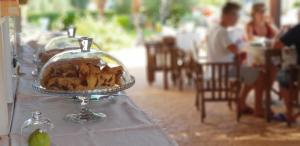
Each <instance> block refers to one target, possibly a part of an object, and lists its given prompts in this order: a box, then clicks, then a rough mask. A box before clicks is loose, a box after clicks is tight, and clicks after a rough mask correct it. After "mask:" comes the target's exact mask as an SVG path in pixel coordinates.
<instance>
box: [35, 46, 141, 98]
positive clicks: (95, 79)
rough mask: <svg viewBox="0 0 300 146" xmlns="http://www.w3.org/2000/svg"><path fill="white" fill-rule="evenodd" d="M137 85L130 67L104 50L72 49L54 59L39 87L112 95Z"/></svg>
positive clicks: (54, 91) (50, 90) (42, 74)
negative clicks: (85, 50)
mask: <svg viewBox="0 0 300 146" xmlns="http://www.w3.org/2000/svg"><path fill="white" fill-rule="evenodd" d="M134 82H135V79H134V77H133V76H131V75H130V74H129V72H128V70H127V69H126V67H125V66H124V65H123V64H122V63H121V62H120V61H119V60H117V59H116V58H114V57H113V56H111V55H109V54H107V53H105V52H103V51H91V52H89V51H88V52H82V51H81V50H70V51H65V52H62V53H59V54H57V55H55V56H54V57H52V58H51V59H50V60H49V61H48V62H47V63H46V64H45V65H44V66H43V68H42V69H41V72H40V75H39V77H38V80H37V81H36V87H37V88H39V90H40V91H42V92H44V93H48V94H49V93H50V94H67V95H72V96H78V95H82V96H84V95H96V94H110V93H116V92H118V91H122V90H125V89H127V88H130V87H131V86H132V85H133V84H134Z"/></svg>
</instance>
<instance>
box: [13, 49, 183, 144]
mask: <svg viewBox="0 0 300 146" xmlns="http://www.w3.org/2000/svg"><path fill="white" fill-rule="evenodd" d="M30 54H31V53H29V52H28V51H27V52H26V51H25V52H24V59H25V60H24V61H23V63H22V67H23V68H22V71H23V72H25V73H26V74H27V75H28V76H25V77H23V78H21V79H20V81H19V87H18V92H17V101H16V107H15V114H14V117H13V124H12V131H11V134H10V135H11V141H12V146H19V141H20V130H21V125H22V123H23V122H24V121H25V120H26V119H28V118H29V117H30V116H31V112H32V111H36V110H38V111H41V112H42V113H43V115H44V116H46V117H48V118H49V119H51V121H52V122H53V124H54V126H55V128H54V130H53V131H51V133H50V134H51V136H52V140H53V143H54V145H55V146H174V145H177V144H176V143H175V142H174V141H172V140H170V139H169V138H168V137H167V135H166V134H165V133H164V132H163V131H162V130H161V129H160V128H159V127H158V126H157V125H156V124H155V123H154V122H153V121H152V120H151V119H150V118H149V117H148V116H147V115H146V114H145V113H144V112H143V111H142V110H141V109H139V108H138V107H137V106H136V105H135V104H134V103H133V102H132V101H131V100H130V98H129V97H127V96H126V95H120V96H117V97H116V98H115V100H113V101H103V102H92V104H91V109H92V110H93V111H96V112H97V111H98V112H103V113H105V114H106V115H107V118H105V119H104V120H103V121H99V122H94V123H88V124H82V125H81V124H74V123H70V122H66V121H65V120H63V117H64V116H65V115H66V114H67V113H72V112H76V111H78V110H79V103H75V102H73V101H72V100H71V99H68V98H65V97H56V96H47V95H43V94H39V93H36V92H34V91H33V90H32V88H31V85H32V81H33V78H32V77H30V73H31V70H32V69H33V65H32V64H31V63H30V61H31V58H32V57H29V56H30ZM25 56H28V57H25Z"/></svg>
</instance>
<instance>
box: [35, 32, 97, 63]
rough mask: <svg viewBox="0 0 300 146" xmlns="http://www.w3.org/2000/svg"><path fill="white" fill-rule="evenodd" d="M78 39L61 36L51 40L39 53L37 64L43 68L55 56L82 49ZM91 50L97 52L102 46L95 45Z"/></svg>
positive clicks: (37, 54)
mask: <svg viewBox="0 0 300 146" xmlns="http://www.w3.org/2000/svg"><path fill="white" fill-rule="evenodd" d="M78 39H79V38H78V37H68V36H60V37H56V38H53V39H51V40H50V41H49V42H48V43H47V45H46V46H45V47H43V48H40V49H39V50H38V51H37V53H36V58H35V60H36V62H38V64H41V65H42V66H43V65H44V64H45V63H46V62H47V61H48V60H49V59H50V58H51V57H53V56H55V55H56V54H58V53H61V52H64V51H68V50H76V49H80V44H79V41H78ZM91 48H93V49H95V50H101V48H100V46H99V45H97V44H95V43H93V44H92V46H91Z"/></svg>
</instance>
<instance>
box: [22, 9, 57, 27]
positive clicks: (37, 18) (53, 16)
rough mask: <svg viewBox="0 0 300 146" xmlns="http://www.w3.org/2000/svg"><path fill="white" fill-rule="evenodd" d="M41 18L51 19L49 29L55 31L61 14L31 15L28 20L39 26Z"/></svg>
mask: <svg viewBox="0 0 300 146" xmlns="http://www.w3.org/2000/svg"><path fill="white" fill-rule="evenodd" d="M41 18H47V19H49V26H48V29H53V28H54V27H55V26H54V25H55V22H56V21H58V20H59V19H60V14H59V13H52V12H49V13H44V14H31V15H29V16H28V17H27V20H28V21H29V22H32V23H34V24H39V21H40V19H41Z"/></svg>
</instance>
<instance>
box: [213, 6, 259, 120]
mask: <svg viewBox="0 0 300 146" xmlns="http://www.w3.org/2000/svg"><path fill="white" fill-rule="evenodd" d="M239 10H240V6H239V5H238V4H236V3H233V2H228V3H227V4H226V5H225V6H224V7H223V10H222V16H221V21H220V24H218V25H217V26H215V27H213V28H212V29H211V30H209V31H208V36H207V45H208V62H233V61H234V58H235V57H238V58H240V56H241V54H243V53H242V52H240V51H239V48H238V45H237V44H235V43H233V41H232V40H231V39H230V38H231V37H230V34H229V33H228V28H229V27H232V26H235V24H236V23H237V22H238V19H239ZM240 72H241V78H242V81H243V83H245V86H244V88H243V89H242V92H241V96H240V98H241V99H240V100H239V101H240V102H239V104H240V109H241V112H242V113H244V114H246V113H253V110H252V109H251V108H250V107H249V106H247V105H246V97H247V95H248V93H249V92H250V91H251V90H252V89H253V88H254V87H257V88H255V89H259V90H256V91H257V92H256V93H257V94H256V102H258V103H256V105H255V114H256V115H257V116H262V115H263V113H264V112H263V109H262V95H263V90H262V89H263V87H264V84H256V83H257V82H259V79H258V78H259V77H262V76H261V75H260V73H259V71H258V70H257V69H255V68H250V67H244V66H242V67H241V70H240ZM260 82H261V81H260ZM262 83H263V82H262Z"/></svg>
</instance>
